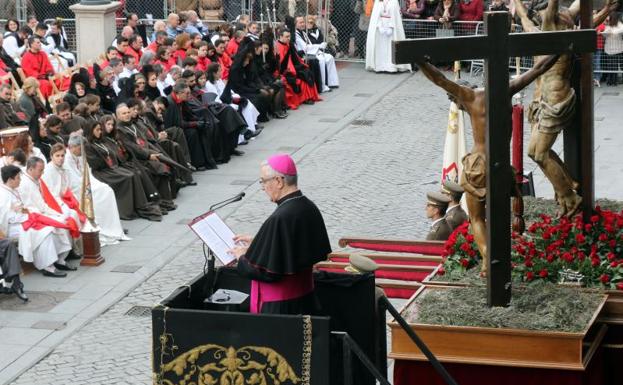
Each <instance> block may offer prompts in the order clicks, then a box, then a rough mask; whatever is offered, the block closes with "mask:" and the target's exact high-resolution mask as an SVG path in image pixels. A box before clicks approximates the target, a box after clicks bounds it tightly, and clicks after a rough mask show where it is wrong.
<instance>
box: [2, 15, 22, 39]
mask: <svg viewBox="0 0 623 385" xmlns="http://www.w3.org/2000/svg"><path fill="white" fill-rule="evenodd" d="M18 30H19V21H17V19H8V20H7V21H6V24H5V25H4V36H8V35H10V34H12V33H16V32H17V31H18Z"/></svg>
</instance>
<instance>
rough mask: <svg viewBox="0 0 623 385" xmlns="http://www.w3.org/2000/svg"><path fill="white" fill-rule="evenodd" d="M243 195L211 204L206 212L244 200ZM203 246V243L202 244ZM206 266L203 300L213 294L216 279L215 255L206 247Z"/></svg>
mask: <svg viewBox="0 0 623 385" xmlns="http://www.w3.org/2000/svg"><path fill="white" fill-rule="evenodd" d="M244 196H245V193H244V192H241V193H239V194H238V195H236V196H234V197H231V198H228V199H225V200H224V201H221V202H218V203H215V204H213V205H212V206H210V208H209V209H208V212H210V213H211V212H213V211H215V210H218V209H221V208H223V207H225V206H227V205H230V204H232V203H235V202H238V201H240V200H242V198H244ZM204 246H205V243H204ZM204 256H205V252H204ZM206 258H207V261H208V263H207V265H208V269H207V271H206V270H204V272H203V275H204V277H206V282H205V285H204V287H203V292H204V294H205V298H208V297H210V296H211V295H212V294H213V293H214V285H215V284H216V278H217V277H218V272H217V271H216V267H215V261H216V255H214V252H213V251H212V249H210V248H209V247H208V255H207V257H206Z"/></svg>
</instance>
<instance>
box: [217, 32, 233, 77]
mask: <svg viewBox="0 0 623 385" xmlns="http://www.w3.org/2000/svg"><path fill="white" fill-rule="evenodd" d="M225 47H226V43H225V42H224V41H223V40H221V39H218V40H217V41H215V42H214V51H215V52H216V55H215V56H216V59H217V61H218V64H220V65H221V69H222V70H223V74H222V75H221V78H222V79H223V80H227V79H228V78H229V69H230V68H231V65H232V60H231V57H230V56H229V55H228V54H227V52H225Z"/></svg>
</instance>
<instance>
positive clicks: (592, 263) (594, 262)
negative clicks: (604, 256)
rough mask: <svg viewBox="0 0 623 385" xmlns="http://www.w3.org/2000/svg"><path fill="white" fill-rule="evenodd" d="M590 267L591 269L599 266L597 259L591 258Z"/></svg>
mask: <svg viewBox="0 0 623 385" xmlns="http://www.w3.org/2000/svg"><path fill="white" fill-rule="evenodd" d="M591 265H592V266H593V267H597V266H599V258H591Z"/></svg>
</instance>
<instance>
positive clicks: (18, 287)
mask: <svg viewBox="0 0 623 385" xmlns="http://www.w3.org/2000/svg"><path fill="white" fill-rule="evenodd" d="M11 292H12V293H14V294H15V295H16V296H17V298H19V299H21V300H22V301H24V302H28V296H27V295H26V293H24V289H23V288H22V285H21V284H20V285H16V284H15V282H14V283H13V286H12V287H11Z"/></svg>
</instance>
